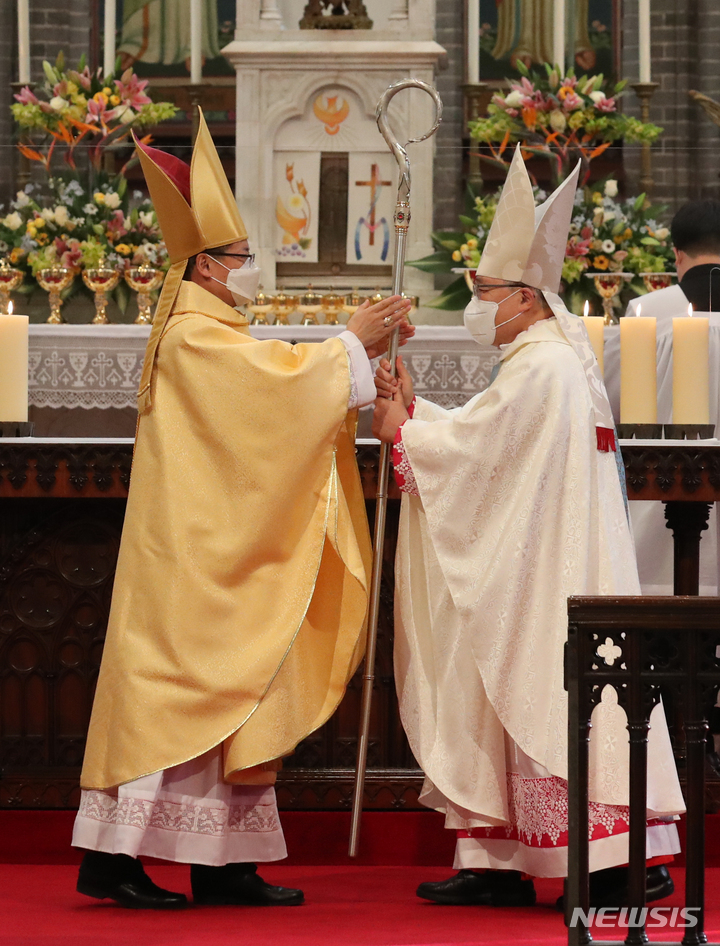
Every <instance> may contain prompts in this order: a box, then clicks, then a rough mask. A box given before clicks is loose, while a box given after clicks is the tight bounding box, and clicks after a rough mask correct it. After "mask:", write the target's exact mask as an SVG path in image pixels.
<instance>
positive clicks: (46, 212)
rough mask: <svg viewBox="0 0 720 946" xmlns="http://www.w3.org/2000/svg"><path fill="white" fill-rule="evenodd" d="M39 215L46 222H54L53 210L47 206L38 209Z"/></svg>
mask: <svg viewBox="0 0 720 946" xmlns="http://www.w3.org/2000/svg"><path fill="white" fill-rule="evenodd" d="M40 216H41V217H42V218H43V220H44V221H45V222H46V223H54V222H55V211H53V210H50V208H49V207H45V208H44V209H43V210H41V211H40Z"/></svg>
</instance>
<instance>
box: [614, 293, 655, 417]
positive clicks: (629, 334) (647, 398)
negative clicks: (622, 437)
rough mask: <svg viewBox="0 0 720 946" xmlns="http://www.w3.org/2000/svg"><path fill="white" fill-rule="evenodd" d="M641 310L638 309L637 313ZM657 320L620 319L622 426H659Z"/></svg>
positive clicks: (631, 317) (637, 317) (639, 318)
mask: <svg viewBox="0 0 720 946" xmlns="http://www.w3.org/2000/svg"><path fill="white" fill-rule="evenodd" d="M639 309H640V306H638V310H639ZM656 364H657V320H656V319H650V318H642V317H640V316H626V317H625V318H624V319H620V422H621V423H623V424H657V367H656Z"/></svg>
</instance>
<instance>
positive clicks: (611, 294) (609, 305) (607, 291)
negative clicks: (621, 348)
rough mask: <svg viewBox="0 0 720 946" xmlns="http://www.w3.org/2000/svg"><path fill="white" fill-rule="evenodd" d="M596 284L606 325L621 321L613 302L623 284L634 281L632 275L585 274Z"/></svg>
mask: <svg viewBox="0 0 720 946" xmlns="http://www.w3.org/2000/svg"><path fill="white" fill-rule="evenodd" d="M585 275H586V276H587V277H588V278H589V279H592V280H593V282H594V283H595V288H596V289H597V291H598V294H599V295H600V298H601V299H602V307H603V313H604V314H605V324H606V325H612V324H613V323H615V322H618V321H619V318H618V317H616V316H615V313H614V311H613V309H614V306H613V300H614V299H615V297H616V296H617V294H618V293H619V292H620V290H621V289H622V285H623V283H624V282H625V281H626V280H628V279H632V273H585Z"/></svg>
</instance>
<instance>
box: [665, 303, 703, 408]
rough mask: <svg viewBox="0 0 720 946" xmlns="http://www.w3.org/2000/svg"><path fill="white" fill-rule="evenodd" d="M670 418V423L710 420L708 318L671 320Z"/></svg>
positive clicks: (694, 317) (695, 317) (696, 317)
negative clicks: (671, 406)
mask: <svg viewBox="0 0 720 946" xmlns="http://www.w3.org/2000/svg"><path fill="white" fill-rule="evenodd" d="M688 308H689V309H690V312H688V315H691V311H692V306H689V307H688ZM672 418H673V424H709V423H710V319H707V318H702V317H698V316H692V317H691V318H687V319H673V410H672Z"/></svg>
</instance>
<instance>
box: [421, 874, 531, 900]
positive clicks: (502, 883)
mask: <svg viewBox="0 0 720 946" xmlns="http://www.w3.org/2000/svg"><path fill="white" fill-rule="evenodd" d="M417 895H418V897H422V898H423V900H432V902H433V903H443V904H445V905H446V906H493V907H531V906H533V905H534V903H535V887H534V886H533V882H532V880H523V879H522V878H521V875H520V873H519V871H516V870H489V871H486V872H485V873H484V874H476V873H475V871H473V870H461V871H459V873H457V874H455V876H454V877H450V878H449V879H448V880H441V881H440V882H439V883H436V884H433V883H425V884H420V886H419V887H418V889H417Z"/></svg>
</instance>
